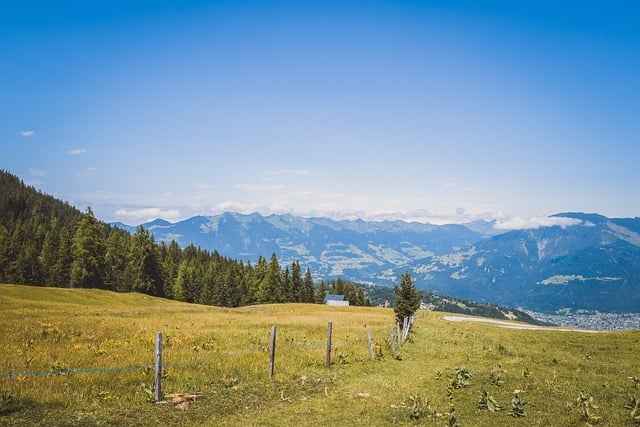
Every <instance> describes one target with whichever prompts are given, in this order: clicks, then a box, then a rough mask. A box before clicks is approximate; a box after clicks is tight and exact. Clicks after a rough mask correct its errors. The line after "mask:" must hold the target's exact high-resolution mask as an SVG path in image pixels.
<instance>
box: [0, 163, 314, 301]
mask: <svg viewBox="0 0 640 427" xmlns="http://www.w3.org/2000/svg"><path fill="white" fill-rule="evenodd" d="M0 190H1V191H0V215H1V216H0V219H1V220H0V282H4V283H17V284H24V285H34V286H56V287H70V288H99V289H106V290H112V291H118V292H131V291H133V292H141V293H146V294H149V295H154V296H160V297H165V298H171V299H176V300H180V301H186V302H195V303H200V304H208V305H219V306H227V307H236V306H240V305H247V304H255V303H272V302H314V301H315V299H316V297H317V295H315V294H314V285H313V280H312V277H311V271H310V270H309V269H308V268H307V269H306V272H305V273H304V274H303V273H302V268H301V266H300V264H299V262H298V261H294V262H293V263H291V265H287V266H284V267H281V266H280V264H279V262H278V259H277V258H276V256H275V254H274V255H272V256H271V259H270V260H269V261H267V259H265V257H263V256H260V257H259V259H258V260H257V261H256V262H255V265H254V264H251V262H243V261H238V260H233V259H228V258H225V257H223V256H220V255H219V254H218V253H217V252H216V251H213V252H210V251H207V250H203V249H200V248H197V247H195V246H193V245H190V246H187V247H186V248H184V249H182V248H180V247H179V246H178V245H177V244H176V243H175V242H171V243H168V244H167V243H164V242H160V243H157V242H155V240H154V238H153V236H152V235H150V234H149V232H148V231H146V230H145V229H144V228H142V227H138V228H137V229H136V230H135V232H134V233H133V234H129V233H127V232H125V231H123V230H120V229H118V228H115V227H111V226H109V225H108V224H105V223H103V222H101V221H98V220H97V219H96V218H95V216H94V214H93V212H92V210H91V208H87V209H86V211H85V212H81V211H79V210H78V209H76V208H74V207H72V206H70V205H69V204H67V203H64V202H61V201H59V200H57V199H55V198H53V197H51V196H49V195H46V194H43V193H41V192H39V191H37V190H36V189H35V188H33V187H31V186H27V185H25V184H24V183H23V182H22V181H21V180H20V179H19V178H18V177H16V176H14V175H12V174H10V173H8V172H6V171H0Z"/></svg>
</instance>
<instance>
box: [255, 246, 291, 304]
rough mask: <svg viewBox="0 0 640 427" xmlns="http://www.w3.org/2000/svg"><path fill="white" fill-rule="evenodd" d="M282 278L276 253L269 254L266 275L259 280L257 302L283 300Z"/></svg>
mask: <svg viewBox="0 0 640 427" xmlns="http://www.w3.org/2000/svg"><path fill="white" fill-rule="evenodd" d="M284 297H285V295H284V289H283V280H282V276H281V272H280V264H279V263H278V258H276V254H275V253H274V254H272V255H271V261H270V262H269V267H268V268H267V271H266V275H265V276H264V278H263V279H262V281H261V282H260V288H259V290H258V302H260V303H277V302H283V301H284Z"/></svg>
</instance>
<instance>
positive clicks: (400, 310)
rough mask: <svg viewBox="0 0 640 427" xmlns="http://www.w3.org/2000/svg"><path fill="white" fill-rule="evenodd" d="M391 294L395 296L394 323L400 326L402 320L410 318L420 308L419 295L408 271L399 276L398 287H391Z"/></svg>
mask: <svg viewBox="0 0 640 427" xmlns="http://www.w3.org/2000/svg"><path fill="white" fill-rule="evenodd" d="M393 292H394V293H395V295H396V305H395V307H394V308H393V311H394V312H395V314H396V321H397V322H398V323H399V324H400V325H402V323H403V322H404V318H405V317H406V318H409V317H411V316H412V315H413V314H414V313H415V312H416V311H417V310H418V308H419V307H420V299H421V295H420V292H419V291H418V289H416V287H415V285H414V284H413V279H412V278H411V273H409V272H408V271H407V272H405V273H403V274H402V275H401V276H400V286H398V285H396V284H394V285H393Z"/></svg>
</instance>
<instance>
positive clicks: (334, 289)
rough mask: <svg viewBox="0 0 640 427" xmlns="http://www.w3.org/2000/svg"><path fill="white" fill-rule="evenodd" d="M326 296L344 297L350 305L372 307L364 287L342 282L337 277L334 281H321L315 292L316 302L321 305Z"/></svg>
mask: <svg viewBox="0 0 640 427" xmlns="http://www.w3.org/2000/svg"><path fill="white" fill-rule="evenodd" d="M327 294H332V295H344V299H345V300H346V301H349V304H350V305H360V306H372V305H373V303H372V302H371V299H369V297H368V296H367V293H366V292H365V289H364V285H360V284H357V283H353V282H350V281H344V280H343V279H342V278H340V277H338V278H337V279H335V280H321V281H320V283H319V284H318V289H317V290H316V302H317V303H318V304H322V303H323V302H324V297H325V296H326V295H327Z"/></svg>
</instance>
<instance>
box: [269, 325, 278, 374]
mask: <svg viewBox="0 0 640 427" xmlns="http://www.w3.org/2000/svg"><path fill="white" fill-rule="evenodd" d="M275 359H276V326H275V325H273V326H272V327H271V345H270V346H269V378H271V377H273V369H274V367H275Z"/></svg>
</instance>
